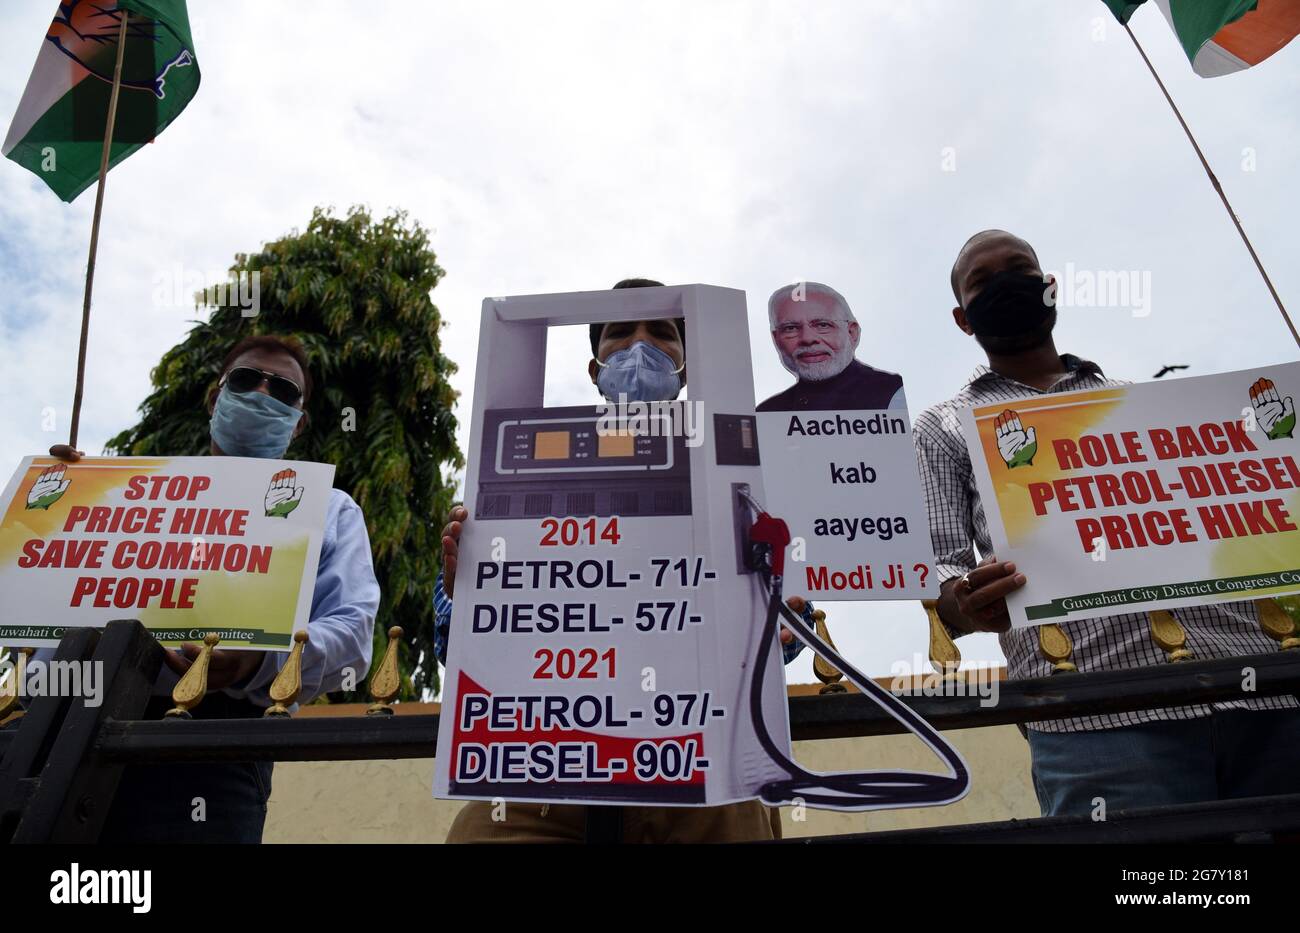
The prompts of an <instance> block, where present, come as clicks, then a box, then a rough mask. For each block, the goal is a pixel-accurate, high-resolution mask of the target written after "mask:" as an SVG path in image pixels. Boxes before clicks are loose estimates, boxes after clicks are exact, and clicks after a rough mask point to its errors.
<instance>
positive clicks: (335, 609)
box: [50, 335, 379, 843]
mask: <svg viewBox="0 0 1300 933" xmlns="http://www.w3.org/2000/svg"><path fill="white" fill-rule="evenodd" d="M311 390H312V381H311V375H310V373H309V371H308V366H307V356H306V354H305V353H304V352H303V349H302V347H301V346H300V345H299V344H298V343H297V342H296V341H294V340H291V339H286V338H281V337H274V336H269V335H264V336H257V337H247V338H245V339H243V340H241V341H240V342H239V343H237V344H236V345H235V346H234V348H232V349H231V351H230V352H229V353H228V354H227V355H226V358H225V361H224V362H223V363H222V365H221V371H220V375H219V377H218V379H217V383H216V385H214V386H213V387H212V389H211V390H210V391H209V393H208V397H207V409H208V412H209V415H210V416H211V421H210V423H209V432H210V435H211V441H210V446H209V451H210V453H211V454H212V455H213V456H231V457H260V458H264V459H279V458H281V457H283V456H284V454H285V452H286V450H287V449H288V447H289V444H290V442H291V441H292V440H293V439H294V438H295V437H297V436H298V435H299V434H300V433H301V432H302V430H303V428H304V427H305V425H306V423H307V417H306V413H305V411H304V406H305V405H306V404H307V403H308V402H309V401H310V399H311ZM378 608H379V584H378V582H377V581H376V579H375V572H374V567H373V565H372V563H371V556H370V538H369V536H368V534H367V532H366V522H365V517H364V516H363V515H362V513H361V508H360V507H359V506H358V505H357V504H356V503H355V502H354V501H352V498H351V497H350V496H348V494H347V493H345V492H342V491H340V490H338V489H332V490H330V501H329V505H328V506H327V508H326V513H325V529H324V535H323V537H322V543H321V553H320V563H319V566H318V568H317V571H316V583H315V590H314V592H313V595H312V606H311V615H310V617H309V620H308V622H309V624H308V634H309V635H310V641H308V643H307V645H306V646H305V648H304V650H303V655H302V693H301V694H300V696H299V701H300V702H303V703H306V702H309V701H310V700H311V699H313V698H314V697H316V696H318V695H320V694H322V693H328V692H330V691H332V690H338V689H340V688H342V687H343V686H344V684H345V683H353V684H359V683H360V682H361V680H362V679H363V678H364V677H365V674H366V671H367V670H368V669H369V667H370V657H371V648H372V643H373V642H372V639H373V636H374V622H375V613H376V612H377V610H378ZM257 611H258V607H257V606H256V605H251V604H250V605H248V606H247V608H246V612H247V617H248V618H250V619H252V618H256V615H257ZM231 621H239V620H231ZM50 655H51V657H52V656H53V652H52V651H51V652H50ZM198 655H199V648H198V646H196V645H186V646H184V647H183V648H182V649H181V650H180V651H166V652H164V655H163V657H164V660H165V661H166V665H165V666H164V668H163V669H162V671H161V672H160V673H159V675H158V679H157V681H155V683H154V690H153V693H154V697H153V699H152V700H151V701H150V703H149V706H148V708H147V709H146V711H145V714H144V717H143V718H145V719H155V720H156V719H161V718H163V715H164V713H165V712H166V711H167V710H168V709H169V708H170V707H171V706H172V702H171V692H172V689H173V688H174V687H175V686H176V683H177V681H178V680H179V679H180V677H181V675H183V674H184V673H185V672H186V671H187V670H189V668H190V666H191V664H193V662H194V659H195V658H197V657H198ZM287 658H288V655H287V654H284V653H280V652H263V651H242V650H241V651H230V650H224V651H223V650H221V649H219V648H218V649H216V650H214V651H213V652H212V657H211V661H210V664H209V667H208V693H207V696H205V697H204V699H203V702H202V703H200V704H199V705H198V706H197V707H195V708H194V709H193V710H192V711H191V715H192V716H193V717H194V718H196V719H245V718H255V717H260V716H262V715H263V713H264V712H265V711H266V708H267V707H268V706H270V705H271V701H270V697H269V696H268V695H267V690H268V689H269V687H270V685H271V682H272V681H273V680H274V679H275V675H276V674H277V673H279V671H280V668H281V667H282V666H283V665H284V662H285V660H286V659H287ZM271 769H272V763H271V762H269V761H267V762H231V763H213V764H168V765H130V766H127V767H126V768H125V769H124V770H123V772H122V780H121V783H120V784H119V785H118V790H117V794H116V796H115V797H114V799H113V805H112V807H111V808H110V810H109V813H108V816H107V819H106V821H105V824H104V828H103V831H102V832H101V833H100V841H101V842H109V843H123V842H126V843H140V842H146V843H176V842H222V843H225V842H253V843H256V842H261V839H262V828H263V825H264V823H265V821H266V804H267V799H268V798H269V797H270V793H271Z"/></svg>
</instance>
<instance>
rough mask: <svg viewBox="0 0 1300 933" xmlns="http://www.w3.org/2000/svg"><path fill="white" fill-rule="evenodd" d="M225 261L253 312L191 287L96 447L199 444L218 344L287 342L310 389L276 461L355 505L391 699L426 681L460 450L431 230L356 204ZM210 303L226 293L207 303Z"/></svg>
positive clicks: (143, 449) (178, 450)
mask: <svg viewBox="0 0 1300 933" xmlns="http://www.w3.org/2000/svg"><path fill="white" fill-rule="evenodd" d="M230 271H231V273H232V275H239V276H245V275H247V274H248V273H258V274H259V276H260V282H259V286H260V288H259V302H260V308H259V312H258V313H257V314H256V316H253V317H243V316H242V315H241V309H240V306H239V304H240V299H239V295H238V292H237V291H236V290H235V289H224V290H217V289H212V288H209V289H207V290H205V292H203V293H200V295H199V296H196V299H197V300H198V301H199V303H200V305H202V306H208V307H211V309H212V311H211V315H210V317H209V319H208V320H207V321H206V322H202V321H199V322H196V324H195V327H194V328H193V329H192V330H191V331H190V333H189V336H187V337H186V338H185V340H184V341H183V342H181V343H180V344H178V345H177V346H175V347H172V349H170V350H168V351H167V352H166V353H165V354H164V355H163V358H162V360H161V361H160V362H159V364H158V366H157V367H156V368H155V369H154V370H153V372H152V374H151V379H152V382H153V386H154V389H153V392H152V393H151V394H150V395H149V397H148V398H146V399H145V401H144V403H143V404H142V405H141V406H140V413H141V417H140V422H139V423H138V424H137V425H135V426H134V427H132V428H128V429H127V430H125V431H123V432H122V433H121V434H118V435H117V436H116V437H114V438H112V439H111V440H110V441H109V442H108V445H107V447H108V450H109V452H112V453H118V454H123V455H134V456H180V455H193V454H205V453H207V452H208V444H209V438H208V413H207V406H206V398H207V395H208V391H209V389H210V388H212V387H213V386H214V385H215V384H216V380H217V378H218V375H219V372H218V370H219V368H220V365H221V361H222V359H223V358H224V356H225V354H226V353H227V351H229V349H230V348H231V346H233V345H234V343H235V342H236V341H238V340H239V339H241V338H243V337H246V336H249V335H252V334H280V335H291V336H293V337H296V338H297V339H298V340H299V341H301V342H302V345H303V347H304V348H305V349H306V351H307V354H308V357H309V358H310V361H311V371H312V377H313V379H314V381H315V391H314V392H313V393H312V398H311V400H310V402H309V403H308V405H307V415H308V418H309V419H310V421H309V423H308V426H307V429H306V430H304V431H303V433H302V435H301V436H299V437H298V438H297V439H296V440H295V441H294V442H293V443H292V444H291V445H290V446H289V450H288V453H287V454H286V455H285V456H286V457H288V458H291V459H299V460H307V461H316V462H320V463H333V464H334V465H335V466H336V468H337V470H336V473H335V478H334V485H335V486H337V487H338V488H339V489H342V490H343V491H344V492H347V493H348V494H350V495H351V496H352V498H354V499H355V500H356V501H357V503H358V504H359V505H360V506H361V508H362V511H364V512H365V516H366V524H367V527H368V528H369V531H370V546H371V550H372V552H373V554H374V560H375V572H376V575H377V576H378V578H379V584H380V587H381V590H382V599H381V601H380V605H379V617H378V619H377V620H376V624H375V653H374V662H373V663H375V664H377V663H378V662H379V659H380V657H381V656H382V653H383V647H384V644H385V639H386V637H387V634H386V633H387V630H388V628H389V627H390V626H392V625H400V626H401V627H402V628H403V629H404V631H405V633H406V642H405V644H404V646H403V649H402V655H401V665H402V673H403V682H404V688H403V692H402V698H403V699H411V698H419V697H421V696H423V695H424V694H425V693H426V692H428V691H436V690H437V689H438V665H437V662H436V660H435V659H434V654H433V608H432V602H433V581H434V577H435V575H436V574H437V572H438V569H439V568H438V563H439V561H440V559H441V553H442V550H441V544H440V537H439V531H440V530H441V526H442V522H443V517H444V516H445V515H446V514H447V512H448V510H449V508H450V507H451V504H452V495H453V493H454V490H455V486H454V483H453V481H452V479H451V476H450V471H454V470H457V469H460V468H461V467H463V466H464V459H463V457H462V456H461V452H460V450H459V448H458V447H457V446H456V436H455V434H456V418H455V416H454V415H453V414H452V405H453V404H454V402H455V399H456V395H457V393H456V392H455V391H453V390H452V388H451V386H450V385H449V383H448V381H447V380H448V377H449V376H450V375H451V374H452V373H454V372H455V371H456V366H455V364H454V363H452V361H451V360H449V359H448V358H447V357H446V356H444V355H443V353H442V348H441V342H440V340H439V335H438V330H439V328H440V327H441V325H442V318H441V315H440V314H439V313H438V309H437V308H436V307H435V306H434V304H433V301H432V299H431V298H430V292H431V291H432V289H433V288H434V286H436V285H437V284H438V281H439V279H441V278H442V276H443V274H444V273H443V270H442V269H441V268H440V267H439V266H438V263H437V257H436V256H435V255H434V252H433V250H432V249H431V248H430V246H429V238H428V234H427V233H426V231H425V230H424V229H423V228H422V227H421V226H420V224H419V223H418V222H412V223H408V222H407V217H406V214H405V213H404V212H400V211H399V212H396V213H394V214H393V215H392V216H389V217H385V218H384V219H383V220H380V221H373V220H372V219H371V217H370V214H369V212H368V211H366V210H365V209H363V208H360V207H354V208H352V209H351V210H350V211H348V213H347V216H346V217H344V218H339V217H336V216H334V215H333V213H332V212H331V211H330V210H328V209H321V208H317V209H316V210H315V211H314V212H313V214H312V218H311V223H310V224H308V226H307V230H306V231H305V232H303V233H298V232H297V231H293V232H292V233H290V234H289V235H288V236H286V237H284V238H282V239H279V240H276V241H275V242H273V243H268V244H266V245H265V246H264V247H263V248H262V249H261V251H260V252H257V253H254V254H252V255H246V254H238V255H236V257H235V263H234V265H233V266H232V267H231V270H230ZM245 281H248V279H245ZM223 292H224V294H223ZM245 294H247V293H246V292H245ZM211 297H217V298H224V300H222V301H215V302H211V303H208V302H207V300H206V299H207V298H211ZM245 303H247V301H245ZM444 468H449V472H448V474H444ZM363 690H364V685H362V684H359V685H358V692H357V693H355V694H354V695H353V696H352V697H348V698H349V699H352V698H357V699H360V698H361V691H363Z"/></svg>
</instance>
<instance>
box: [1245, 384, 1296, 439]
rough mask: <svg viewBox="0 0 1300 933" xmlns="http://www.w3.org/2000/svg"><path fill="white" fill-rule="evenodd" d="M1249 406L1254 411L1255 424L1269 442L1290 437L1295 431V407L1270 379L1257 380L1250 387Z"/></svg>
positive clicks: (1288, 397) (1289, 397)
mask: <svg viewBox="0 0 1300 933" xmlns="http://www.w3.org/2000/svg"><path fill="white" fill-rule="evenodd" d="M1250 404H1251V407H1253V408H1254V409H1255V423H1256V424H1258V425H1259V426H1260V427H1261V428H1263V429H1264V433H1265V434H1267V435H1268V439H1269V440H1270V441H1275V440H1277V439H1278V438H1280V437H1290V436H1291V432H1292V431H1294V430H1295V405H1293V404H1292V403H1291V396H1289V395H1288V396H1287V397H1286V398H1285V399H1284V398H1282V396H1281V395H1280V394H1279V393H1278V391H1277V386H1275V385H1274V384H1273V380H1272V379H1259V380H1256V382H1255V384H1254V385H1252V386H1251V387H1250Z"/></svg>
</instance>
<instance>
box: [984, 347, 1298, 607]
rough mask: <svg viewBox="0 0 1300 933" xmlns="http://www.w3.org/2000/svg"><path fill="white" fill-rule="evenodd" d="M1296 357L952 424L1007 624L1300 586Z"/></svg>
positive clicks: (1020, 406)
mask: <svg viewBox="0 0 1300 933" xmlns="http://www.w3.org/2000/svg"><path fill="white" fill-rule="evenodd" d="M1297 392H1300V363H1288V364H1285V365H1282V366H1268V367H1263V368H1260V369H1255V370H1245V371H1242V372H1236V373H1225V374H1222V375H1216V376H1202V377H1198V378H1193V379H1178V380H1173V381H1170V382H1154V383H1147V384H1144V385H1134V386H1125V387H1120V388H1110V389H1099V390H1093V391H1085V392H1068V393H1062V394H1059V395H1041V396H1033V397H1030V398H1026V399H1023V400H1020V401H1016V402H1014V403H1001V404H999V405H988V406H982V407H978V408H973V409H969V410H967V411H965V412H963V413H962V423H963V427H964V430H965V433H966V440H967V445H968V446H969V448H970V451H971V461H972V464H973V466H974V468H975V477H976V481H977V483H978V485H979V491H980V497H981V499H982V500H983V502H984V509H985V513H986V515H987V516H988V521H989V530H990V534H991V536H992V539H993V546H994V549H995V552H996V554H997V557H998V559H999V560H1008V561H1014V562H1015V564H1016V565H1017V567H1018V568H1019V569H1020V571H1022V572H1023V573H1024V574H1025V576H1026V578H1027V580H1028V582H1027V583H1026V585H1025V586H1024V587H1023V588H1022V589H1020V590H1018V591H1017V592H1016V593H1014V594H1013V595H1012V596H1011V597H1009V598H1008V600H1007V605H1008V608H1009V609H1010V611H1011V620H1012V624H1013V625H1015V626H1027V625H1037V624H1042V623H1047V622H1062V621H1066V620H1069V619H1085V618H1090V617H1094V616H1101V615H1109V614H1114V613H1120V612H1137V611H1147V610H1152V609H1173V608H1177V607H1179V606H1193V605H1202V604H1208V603H1219V602H1229V601H1234V600H1247V599H1258V598H1261V597H1267V596H1278V595H1282V594H1286V593H1296V592H1300V440H1297V438H1296V437H1295V428H1296V413H1295V397H1296V393H1297Z"/></svg>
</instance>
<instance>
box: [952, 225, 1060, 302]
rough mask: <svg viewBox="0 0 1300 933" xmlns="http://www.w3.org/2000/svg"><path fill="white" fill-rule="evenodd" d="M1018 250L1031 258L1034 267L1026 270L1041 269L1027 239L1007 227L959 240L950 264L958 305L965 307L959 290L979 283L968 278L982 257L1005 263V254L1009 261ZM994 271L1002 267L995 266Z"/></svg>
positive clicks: (1013, 259) (1000, 263)
mask: <svg viewBox="0 0 1300 933" xmlns="http://www.w3.org/2000/svg"><path fill="white" fill-rule="evenodd" d="M1017 253H1018V254H1020V256H1021V257H1028V259H1029V260H1031V261H1032V263H1033V269H1032V270H1027V271H1033V272H1037V273H1041V272H1042V271H1043V270H1042V267H1041V266H1040V265H1039V262H1038V253H1036V252H1034V248H1033V247H1032V246H1030V245H1029V242H1028V241H1027V240H1024V239H1021V238H1020V237H1018V236H1016V235H1015V234H1014V233H1008V232H1007V231H1006V230H981V231H980V232H979V233H977V234H975V235H974V236H973V237H971V238H970V239H969V240H967V241H966V242H965V243H964V244H962V248H961V249H960V250H958V251H957V259H956V261H955V262H954V263H953V264H952V275H951V278H950V281H951V283H952V294H953V297H954V298H956V299H957V304H958V305H959V306H960V307H963V308H964V307H966V302H964V301H963V300H962V293H963V291H969V290H970V288H969V286H970V285H971V284H978V283H972V282H970V281H968V279H970V278H972V276H971V275H970V273H971V272H973V271H978V270H977V268H976V267H977V266H979V265H980V264H981V261H982V260H985V259H989V260H993V261H994V262H995V263H996V264H998V265H1005V264H1006V260H1007V258H1010V261H1011V262H1012V263H1014V262H1015V257H1014V255H1013V254H1017ZM1022 264H1023V263H1022ZM993 271H1001V270H997V269H995V270H993ZM969 297H974V295H973V294H972V295H970V296H969ZM968 300H969V298H968Z"/></svg>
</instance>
